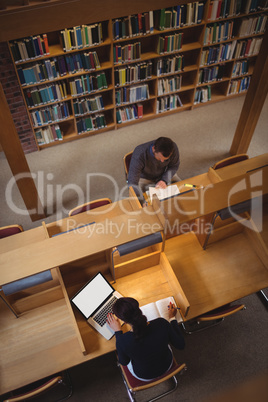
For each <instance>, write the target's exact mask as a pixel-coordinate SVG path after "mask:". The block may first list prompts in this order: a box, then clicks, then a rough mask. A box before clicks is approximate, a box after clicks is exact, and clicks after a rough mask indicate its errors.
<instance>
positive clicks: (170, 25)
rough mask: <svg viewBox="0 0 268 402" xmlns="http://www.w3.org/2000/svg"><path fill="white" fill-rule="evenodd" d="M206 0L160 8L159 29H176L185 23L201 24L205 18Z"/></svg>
mask: <svg viewBox="0 0 268 402" xmlns="http://www.w3.org/2000/svg"><path fill="white" fill-rule="evenodd" d="M203 11H204V2H199V1H195V2H192V3H188V4H182V5H178V6H175V7H169V8H162V9H161V10H160V18H159V29H160V30H161V31H162V30H164V29H174V28H180V27H182V26H184V25H192V24H200V23H201V22H202V18H203Z"/></svg>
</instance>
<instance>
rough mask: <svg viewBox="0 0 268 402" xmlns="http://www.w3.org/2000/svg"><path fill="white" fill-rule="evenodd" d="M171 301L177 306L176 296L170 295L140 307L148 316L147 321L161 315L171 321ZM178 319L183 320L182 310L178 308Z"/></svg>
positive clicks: (178, 320)
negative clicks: (169, 313) (169, 312)
mask: <svg viewBox="0 0 268 402" xmlns="http://www.w3.org/2000/svg"><path fill="white" fill-rule="evenodd" d="M170 303H172V304H174V305H175V307H177V304H176V302H175V299H174V297H173V296H170V297H166V298H164V299H161V300H157V301H156V302H152V303H148V304H145V305H144V306H141V307H140V309H141V311H142V313H143V315H145V317H146V318H147V321H152V320H155V319H156V318H160V317H161V318H164V319H165V320H167V321H169V315H168V306H169V304H170ZM176 320H177V322H182V321H183V318H182V316H181V314H180V310H177V314H176Z"/></svg>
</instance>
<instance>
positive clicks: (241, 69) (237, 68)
mask: <svg viewBox="0 0 268 402" xmlns="http://www.w3.org/2000/svg"><path fill="white" fill-rule="evenodd" d="M248 69H249V60H241V61H237V62H236V63H235V64H234V67H233V71H232V77H238V76H239V75H243V74H248V71H249V70H248Z"/></svg>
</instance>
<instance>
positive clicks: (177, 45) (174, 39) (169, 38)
mask: <svg viewBox="0 0 268 402" xmlns="http://www.w3.org/2000/svg"><path fill="white" fill-rule="evenodd" d="M182 38H183V32H180V33H175V34H174V35H166V36H159V38H158V43H157V49H156V52H157V53H158V54H163V53H171V52H177V51H179V50H181V47H182Z"/></svg>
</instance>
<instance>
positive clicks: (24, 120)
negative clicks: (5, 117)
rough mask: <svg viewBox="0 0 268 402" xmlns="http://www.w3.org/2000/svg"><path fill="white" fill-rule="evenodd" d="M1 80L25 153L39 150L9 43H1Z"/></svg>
mask: <svg viewBox="0 0 268 402" xmlns="http://www.w3.org/2000/svg"><path fill="white" fill-rule="evenodd" d="M0 81H1V84H2V86H3V90H4V92H5V96H6V99H7V102H8V105H9V107H10V111H11V115H12V118H13V121H14V124H15V127H16V130H17V133H18V136H19V139H20V142H21V145H22V149H23V151H24V153H25V154H27V153H30V152H34V151H37V145H36V142H35V138H34V134H33V131H32V127H31V124H30V121H29V117H28V114H27V110H26V107H25V104H24V100H23V97H22V94H21V90H20V86H19V83H18V80H17V75H16V72H15V69H14V65H13V62H12V59H11V56H10V53H9V49H8V45H7V43H5V42H2V43H0Z"/></svg>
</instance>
